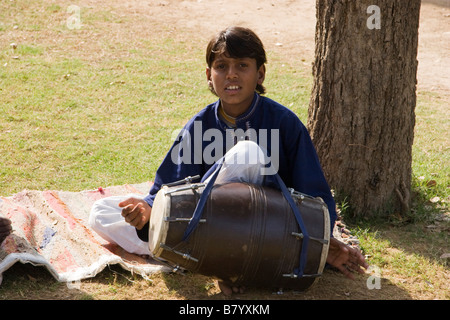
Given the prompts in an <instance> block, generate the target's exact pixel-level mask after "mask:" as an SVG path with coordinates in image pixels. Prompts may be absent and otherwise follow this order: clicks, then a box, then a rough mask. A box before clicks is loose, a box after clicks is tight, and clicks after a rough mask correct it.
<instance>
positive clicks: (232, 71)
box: [227, 66, 238, 79]
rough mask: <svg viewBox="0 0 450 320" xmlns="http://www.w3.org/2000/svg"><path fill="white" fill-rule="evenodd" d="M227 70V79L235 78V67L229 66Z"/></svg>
mask: <svg viewBox="0 0 450 320" xmlns="http://www.w3.org/2000/svg"><path fill="white" fill-rule="evenodd" d="M227 71H228V72H227V78H228V79H235V78H237V77H238V74H237V69H236V68H235V67H233V66H230V67H229V68H228V70H227Z"/></svg>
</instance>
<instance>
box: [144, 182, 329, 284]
mask: <svg viewBox="0 0 450 320" xmlns="http://www.w3.org/2000/svg"><path fill="white" fill-rule="evenodd" d="M203 189H204V185H203V184H189V185H183V186H175V187H166V186H165V187H163V188H162V189H161V190H160V191H159V192H158V194H157V195H156V198H155V201H154V205H153V209H152V214H151V218H150V225H149V247H150V251H151V252H152V254H153V255H154V257H155V258H157V259H160V260H165V261H166V262H168V263H169V264H170V265H171V266H172V267H174V268H177V269H182V270H188V271H191V272H194V273H199V274H203V275H206V276H213V277H216V278H218V279H221V280H223V281H225V282H228V283H229V284H231V285H233V286H235V285H236V286H247V287H266V288H269V287H270V288H277V289H278V288H283V289H294V290H305V289H307V288H309V287H310V286H311V285H312V284H313V283H314V281H315V280H316V279H317V277H318V276H320V275H321V274H322V271H323V268H324V265H325V261H326V257H327V254H328V245H329V238H330V223H329V215H328V209H327V206H326V205H325V203H324V202H323V200H322V199H320V198H313V197H310V196H307V195H304V194H301V193H298V192H293V193H292V198H293V199H294V201H295V203H296V204H297V207H298V208H299V211H300V213H301V215H302V218H303V223H304V225H305V226H306V229H307V230H308V234H309V237H310V238H309V239H310V241H308V250H307V251H308V253H307V260H306V264H305V267H304V275H303V276H302V277H296V276H295V274H294V272H293V271H294V270H295V269H296V268H297V267H298V265H299V257H300V254H301V244H302V241H303V240H302V233H301V230H300V228H299V226H298V224H297V222H296V219H295V217H294V214H293V211H292V209H291V207H290V206H289V204H288V202H287V200H286V199H285V197H284V196H283V194H282V193H281V192H280V191H279V190H276V189H271V188H268V187H261V186H257V185H252V184H247V183H228V184H223V185H215V186H214V187H213V189H212V190H211V193H210V195H209V198H208V200H207V202H206V205H205V207H204V210H203V214H202V217H201V220H200V223H199V224H198V227H197V228H196V229H195V230H194V231H193V233H192V235H191V236H190V238H189V239H188V240H187V241H182V236H183V233H184V232H185V230H186V227H187V225H188V223H189V221H190V219H191V217H192V213H193V212H194V209H195V207H196V204H197V202H198V200H199V198H200V196H201V194H202V191H203Z"/></svg>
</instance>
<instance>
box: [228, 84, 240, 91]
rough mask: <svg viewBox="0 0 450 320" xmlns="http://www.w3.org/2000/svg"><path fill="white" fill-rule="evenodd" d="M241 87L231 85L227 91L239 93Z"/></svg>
mask: <svg viewBox="0 0 450 320" xmlns="http://www.w3.org/2000/svg"><path fill="white" fill-rule="evenodd" d="M240 88H241V87H239V86H236V85H231V86H228V87H226V88H225V90H226V91H237V90H239V89H240Z"/></svg>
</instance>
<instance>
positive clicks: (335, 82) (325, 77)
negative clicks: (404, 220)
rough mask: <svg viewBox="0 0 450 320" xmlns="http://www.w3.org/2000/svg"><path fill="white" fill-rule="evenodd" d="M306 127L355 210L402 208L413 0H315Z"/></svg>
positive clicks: (412, 98)
mask: <svg viewBox="0 0 450 320" xmlns="http://www.w3.org/2000/svg"><path fill="white" fill-rule="evenodd" d="M316 10H317V25H316V49H315V50H316V52H315V62H314V66H313V75H314V84H313V89H312V95H311V101H310V106H309V110H308V123H307V126H308V129H309V131H310V134H311V138H312V140H313V142H314V144H315V146H316V149H317V152H318V155H319V158H320V161H321V164H322V166H323V169H324V172H325V175H326V177H327V179H328V182H329V184H330V186H331V187H332V188H333V189H334V190H335V192H336V197H337V200H338V201H341V200H342V199H344V198H346V199H347V202H348V204H349V207H350V208H351V209H352V210H351V212H352V213H353V214H354V215H359V216H365V215H374V214H382V213H386V212H388V213H393V211H394V210H395V212H396V213H401V212H405V211H408V210H409V204H410V196H409V195H410V188H411V163H412V144H413V138H414V124H415V113H414V110H415V105H416V83H417V81H416V76H417V44H418V28H419V12H420V0H410V1H405V0H369V1H368V0H361V1H359V0H358V1H351V0H317V1H316Z"/></svg>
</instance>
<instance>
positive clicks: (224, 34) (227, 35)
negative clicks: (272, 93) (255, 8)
mask: <svg viewBox="0 0 450 320" xmlns="http://www.w3.org/2000/svg"><path fill="white" fill-rule="evenodd" d="M221 54H226V55H227V56H229V57H230V58H253V59H255V60H256V68H257V69H259V68H260V67H261V66H262V65H263V64H265V63H267V58H266V51H265V50H264V45H263V43H262V41H261V40H260V39H259V38H258V36H257V35H256V34H255V33H254V32H253V31H252V30H250V29H247V28H242V27H229V28H227V29H225V30H223V31H221V32H219V33H218V34H217V35H216V36H215V37H214V38H212V39H211V41H210V42H209V43H208V46H207V48H206V63H207V64H208V67H210V68H211V65H212V63H213V61H214V59H215V58H216V55H221ZM210 90H211V91H212V92H213V93H215V92H214V89H213V88H212V87H211V86H210ZM256 91H257V92H259V93H260V94H264V93H265V92H266V88H264V86H263V85H260V84H258V85H257V86H256Z"/></svg>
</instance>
